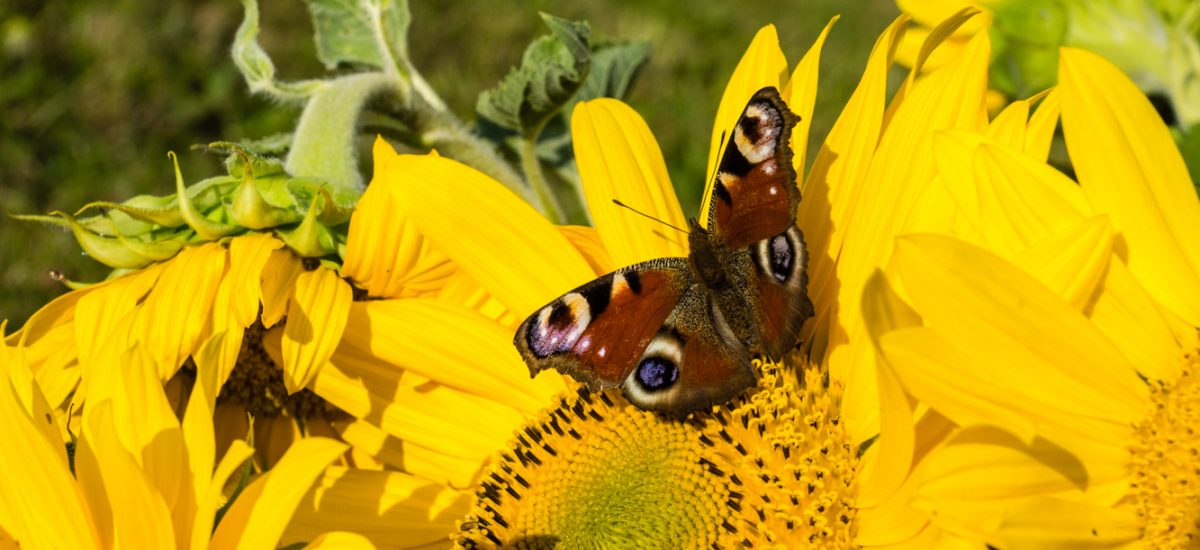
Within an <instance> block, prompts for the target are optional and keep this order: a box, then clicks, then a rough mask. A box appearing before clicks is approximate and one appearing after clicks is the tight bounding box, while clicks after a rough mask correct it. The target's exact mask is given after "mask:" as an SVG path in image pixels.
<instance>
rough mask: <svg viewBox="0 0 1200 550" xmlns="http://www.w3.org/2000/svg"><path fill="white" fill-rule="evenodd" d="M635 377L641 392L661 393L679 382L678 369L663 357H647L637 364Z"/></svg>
mask: <svg viewBox="0 0 1200 550" xmlns="http://www.w3.org/2000/svg"><path fill="white" fill-rule="evenodd" d="M635 376H636V380H637V383H638V385H639V386H641V387H642V389H643V390H645V391H648V392H656V391H662V390H665V389H667V388H669V387H671V386H673V385H675V382H676V381H677V380H679V367H678V366H676V365H675V363H673V362H671V361H670V360H668V359H666V358H663V357H647V358H645V359H642V361H641V362H640V363H638V366H637V370H636V371H635Z"/></svg>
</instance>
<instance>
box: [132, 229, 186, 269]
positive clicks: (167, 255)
mask: <svg viewBox="0 0 1200 550" xmlns="http://www.w3.org/2000/svg"><path fill="white" fill-rule="evenodd" d="M188 233H190V232H188ZM188 233H177V234H176V235H175V236H174V237H171V238H169V239H161V240H151V241H142V240H138V239H130V238H127V237H125V236H124V235H122V234H120V233H117V235H116V237H117V240H118V241H120V242H121V244H123V245H125V247H126V248H128V249H129V250H131V251H133V252H134V253H135V254H138V255H140V256H144V257H146V258H150V259H151V260H153V261H155V262H161V261H165V260H169V259H171V258H172V257H174V256H175V255H176V254H178V253H179V249H181V248H183V245H184V243H186V242H187V241H188V237H189V234H188Z"/></svg>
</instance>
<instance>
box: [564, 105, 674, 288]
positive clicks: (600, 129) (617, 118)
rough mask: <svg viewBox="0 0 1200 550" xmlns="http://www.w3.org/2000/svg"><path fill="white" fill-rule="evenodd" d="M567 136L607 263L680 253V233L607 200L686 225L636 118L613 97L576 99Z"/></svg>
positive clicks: (664, 172)
mask: <svg viewBox="0 0 1200 550" xmlns="http://www.w3.org/2000/svg"><path fill="white" fill-rule="evenodd" d="M571 136H572V139H573V143H574V146H575V160H576V163H578V165H579V178H580V180H582V182H583V195H584V198H585V199H586V200H587V206H588V211H589V212H590V213H591V218H592V225H593V226H595V228H596V229H597V231H599V233H600V238H601V239H602V240H603V241H604V247H605V248H606V249H608V252H609V254H611V255H612V258H613V261H614V262H616V263H617V264H619V265H629V264H634V263H638V262H643V261H646V260H649V259H651V258H661V257H664V256H684V255H686V254H687V246H686V243H687V239H686V238H685V236H683V235H680V234H677V233H675V232H673V231H671V230H670V229H669V228H665V227H663V225H662V224H661V223H658V222H655V221H654V220H651V219H648V218H646V217H645V216H641V215H638V214H636V213H634V212H631V211H629V210H628V209H625V208H621V207H619V206H617V205H616V204H614V203H613V199H616V200H619V201H621V202H623V203H625V204H628V205H629V206H631V207H633V208H635V209H637V210H639V211H641V212H643V213H645V214H646V215H648V216H651V217H653V218H657V219H659V220H662V221H663V222H666V223H668V224H671V225H674V226H675V227H685V226H686V222H685V220H684V217H683V210H682V209H680V207H679V200H678V199H676V198H675V190H674V189H673V188H672V187H671V180H670V178H669V177H668V176H667V166H666V163H665V162H664V161H663V158H662V152H661V150H659V147H658V142H657V141H655V139H654V135H653V134H651V133H650V128H649V127H647V126H646V122H645V121H644V120H642V117H641V116H640V115H638V114H637V112H636V111H634V110H633V109H631V108H630V107H629V106H628V105H626V104H624V103H622V102H620V101H617V100H614V99H596V100H593V101H586V102H580V103H579V104H577V105H576V106H575V110H574V112H572V114H571Z"/></svg>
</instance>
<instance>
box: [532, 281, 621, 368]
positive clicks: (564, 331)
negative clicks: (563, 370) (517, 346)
mask: <svg viewBox="0 0 1200 550" xmlns="http://www.w3.org/2000/svg"><path fill="white" fill-rule="evenodd" d="M605 298H607V296H605ZM605 304H607V300H605ZM591 322H592V313H591V305H590V304H589V300H588V298H587V297H585V296H584V295H582V294H580V293H578V292H571V293H569V294H565V295H563V297H562V298H559V299H558V300H555V301H554V303H552V304H550V305H548V306H546V307H544V308H542V310H541V311H539V312H538V313H537V321H536V322H535V323H533V324H532V325H530V327H529V332H528V334H527V335H526V340H527V341H526V343H527V344H528V345H529V349H530V350H531V351H533V353H534V355H536V356H538V357H549V356H551V355H553V354H555V353H562V352H564V351H568V350H570V349H571V348H572V347H573V346H574V345H575V343H576V342H577V341H578V340H579V337H580V336H581V335H582V334H583V331H584V330H586V329H587V327H588V325H589V324H591Z"/></svg>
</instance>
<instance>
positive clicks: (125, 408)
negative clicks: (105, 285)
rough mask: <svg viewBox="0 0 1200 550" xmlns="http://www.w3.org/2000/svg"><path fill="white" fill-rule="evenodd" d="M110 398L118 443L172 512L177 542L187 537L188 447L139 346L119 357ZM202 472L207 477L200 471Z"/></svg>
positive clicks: (190, 496) (190, 503)
mask: <svg viewBox="0 0 1200 550" xmlns="http://www.w3.org/2000/svg"><path fill="white" fill-rule="evenodd" d="M122 359H123V361H122V365H121V368H120V373H121V378H120V380H119V383H118V384H117V392H116V395H115V396H114V399H113V400H112V422H113V426H114V428H115V429H116V432H117V437H118V439H119V440H120V441H121V444H122V445H123V446H124V448H125V449H126V450H127V451H128V453H129V454H130V455H132V457H133V459H134V461H135V462H136V463H137V464H138V465H140V466H141V470H142V472H141V473H142V475H143V476H144V478H145V481H146V483H148V484H149V486H150V487H151V488H152V489H153V490H154V492H155V493H157V495H158V496H159V497H160V498H161V499H162V502H163V505H164V506H165V507H166V509H167V510H168V511H169V513H170V514H171V521H172V523H173V530H172V531H173V533H174V536H175V542H176V543H177V545H179V546H182V545H183V544H184V543H186V542H187V541H188V539H189V534H190V533H189V530H190V528H191V523H192V516H193V515H194V514H195V512H196V509H195V501H196V499H195V494H194V493H193V491H192V489H193V484H192V480H191V479H190V478H191V471H190V470H189V464H188V456H187V447H186V446H185V444H184V440H183V431H182V430H181V429H180V426H179V421H178V420H176V418H175V412H174V411H173V410H172V409H171V405H170V404H169V403H168V402H167V398H166V396H165V395H164V394H163V388H162V384H161V383H160V382H159V381H158V377H157V376H155V369H154V365H153V364H152V363H151V362H150V360H149V358H148V357H146V354H145V353H144V352H142V350H141V348H140V347H136V346H135V347H134V348H132V349H130V350H129V352H128V353H126V355H125V356H124V357H122ZM201 475H203V476H205V477H207V476H208V472H207V471H205V472H203V473H202V474H201Z"/></svg>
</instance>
